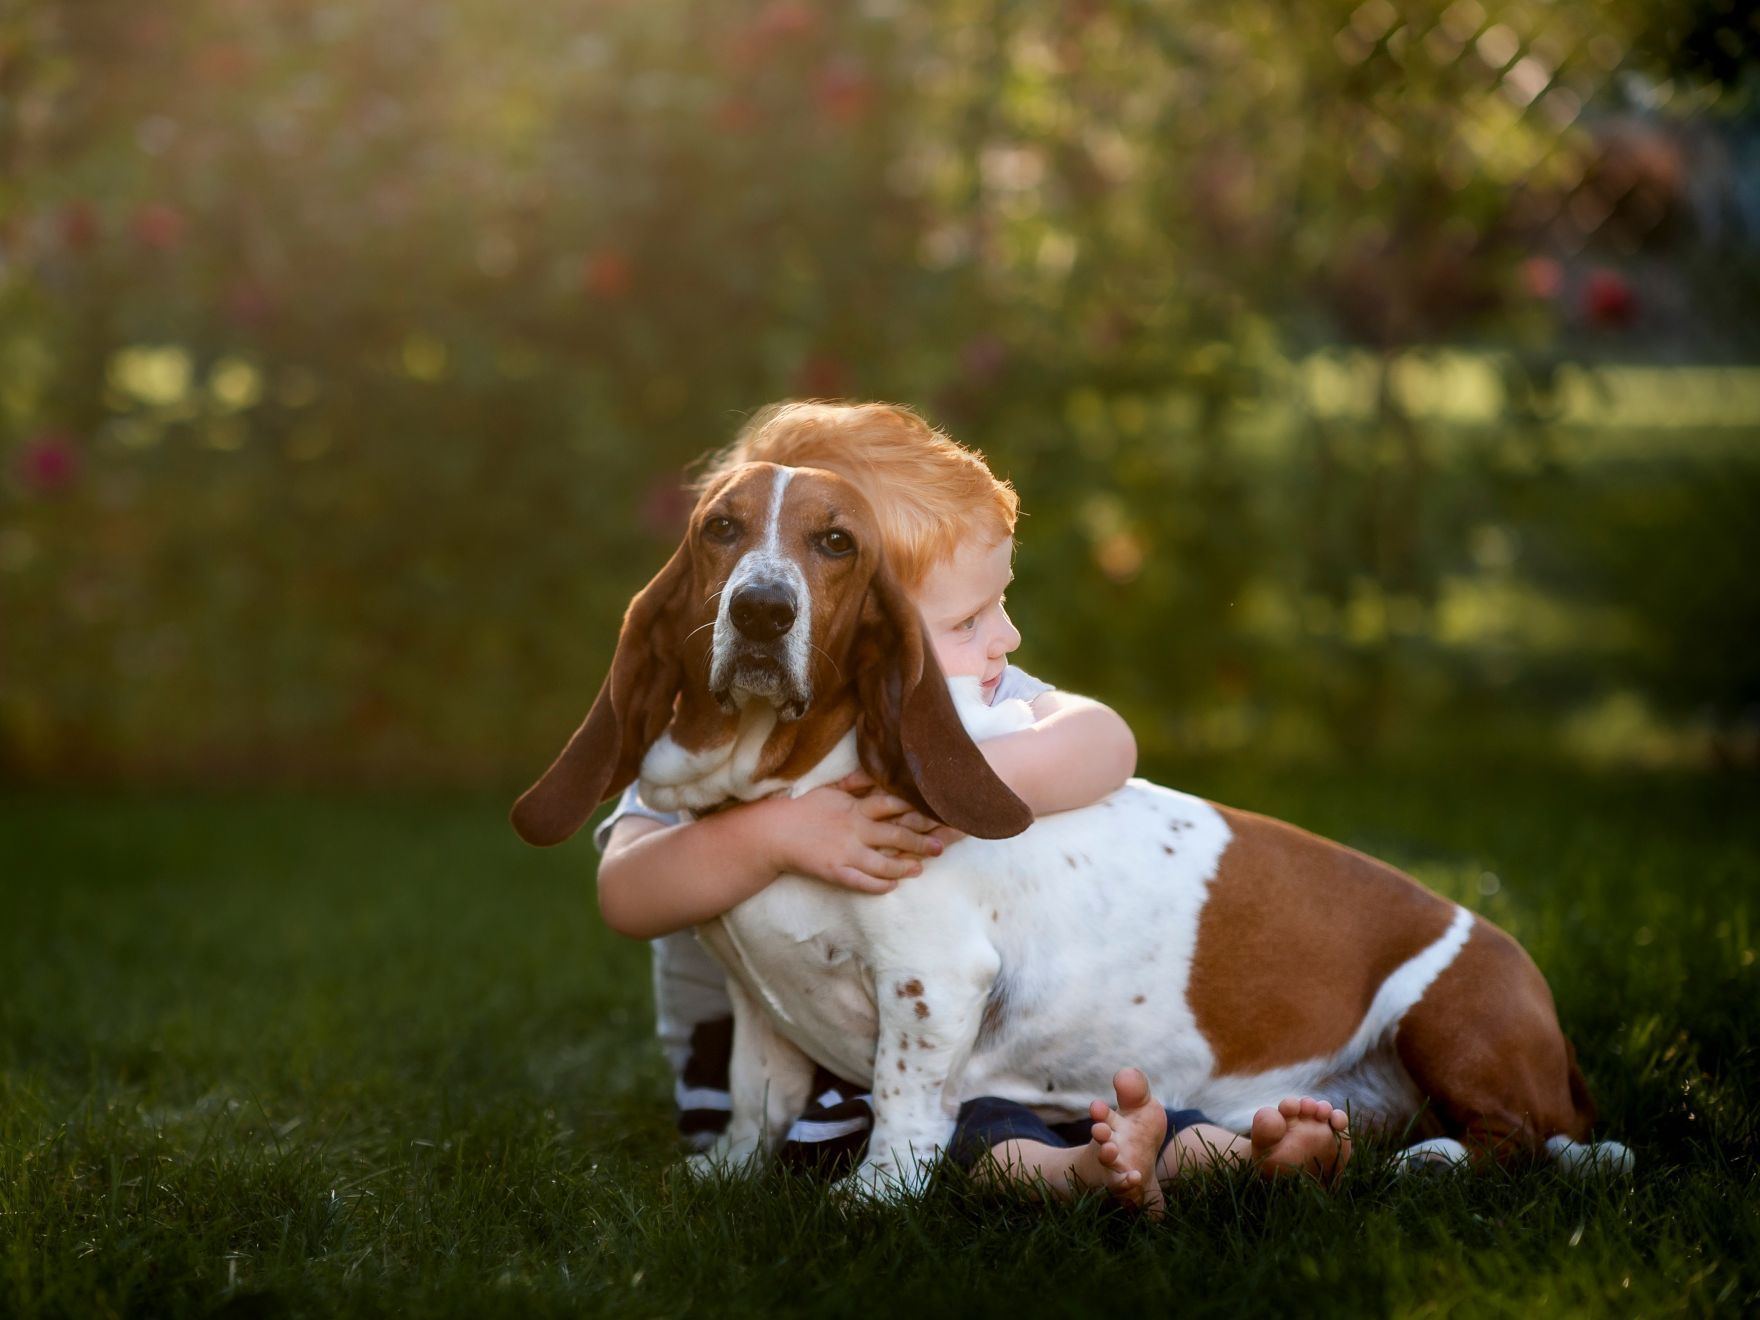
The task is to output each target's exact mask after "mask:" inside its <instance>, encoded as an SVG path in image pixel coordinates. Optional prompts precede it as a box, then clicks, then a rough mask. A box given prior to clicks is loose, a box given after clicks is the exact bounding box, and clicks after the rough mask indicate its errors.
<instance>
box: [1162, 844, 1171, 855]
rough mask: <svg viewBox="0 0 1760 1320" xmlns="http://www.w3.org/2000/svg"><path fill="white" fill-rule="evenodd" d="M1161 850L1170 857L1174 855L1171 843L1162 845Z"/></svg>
mask: <svg viewBox="0 0 1760 1320" xmlns="http://www.w3.org/2000/svg"><path fill="white" fill-rule="evenodd" d="M1161 851H1162V852H1164V853H1166V854H1167V855H1168V856H1169V857H1172V856H1173V845H1172V844H1171V843H1164V844H1162V845H1161Z"/></svg>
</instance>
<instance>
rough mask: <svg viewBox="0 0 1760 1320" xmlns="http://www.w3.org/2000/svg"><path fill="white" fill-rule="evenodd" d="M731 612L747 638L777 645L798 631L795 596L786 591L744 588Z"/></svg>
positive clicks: (729, 612)
mask: <svg viewBox="0 0 1760 1320" xmlns="http://www.w3.org/2000/svg"><path fill="white" fill-rule="evenodd" d="M727 612H728V614H729V615H730V616H731V617H732V619H733V626H734V627H735V628H738V629H739V630H740V632H741V633H742V634H743V635H744V636H746V637H749V638H750V639H751V640H752V641H754V642H773V641H775V640H776V639H777V638H778V637H780V636H782V635H783V634H784V633H785V632H787V631H788V630H789V629H790V628H792V627H794V596H793V594H792V593H791V592H790V591H789V590H788V588H786V587H780V586H774V585H766V586H750V587H741V588H740V589H739V591H738V592H737V593H736V594H735V595H734V598H733V603H732V604H731V605H729V606H728V609H727Z"/></svg>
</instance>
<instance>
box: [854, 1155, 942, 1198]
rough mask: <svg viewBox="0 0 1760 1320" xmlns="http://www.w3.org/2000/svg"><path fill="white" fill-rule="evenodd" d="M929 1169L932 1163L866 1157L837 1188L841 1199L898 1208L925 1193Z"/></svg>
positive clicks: (930, 1161) (884, 1157) (928, 1161)
mask: <svg viewBox="0 0 1760 1320" xmlns="http://www.w3.org/2000/svg"><path fill="white" fill-rule="evenodd" d="M933 1168H934V1163H933V1161H932V1160H914V1159H910V1158H908V1157H907V1158H906V1159H904V1160H902V1161H900V1160H897V1159H893V1158H891V1157H887V1156H882V1157H880V1158H878V1159H876V1158H874V1157H873V1156H870V1157H869V1158H867V1159H865V1160H863V1161H862V1162H861V1164H859V1165H857V1166H856V1170H855V1172H854V1173H852V1174H850V1175H849V1177H847V1178H845V1179H844V1180H843V1181H841V1182H840V1183H838V1184H837V1186H838V1189H839V1190H840V1191H841V1192H843V1193H844V1194H845V1195H848V1196H850V1197H852V1198H853V1199H855V1200H858V1201H862V1202H865V1203H867V1204H869V1205H898V1204H900V1203H902V1202H904V1201H908V1200H911V1199H912V1198H914V1197H918V1196H921V1195H922V1194H923V1193H924V1191H925V1190H927V1188H928V1186H929V1174H930V1172H931V1170H932V1169H933Z"/></svg>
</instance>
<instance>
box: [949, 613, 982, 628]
mask: <svg viewBox="0 0 1760 1320" xmlns="http://www.w3.org/2000/svg"><path fill="white" fill-rule="evenodd" d="M953 626H954V628H955V629H956V630H957V631H959V632H970V631H971V630H972V629H973V628H976V627H977V626H978V616H977V615H975V614H974V615H972V616H971V617H970V618H967V619H961V620H960V621H959V622H958V623H956V624H954V625H953Z"/></svg>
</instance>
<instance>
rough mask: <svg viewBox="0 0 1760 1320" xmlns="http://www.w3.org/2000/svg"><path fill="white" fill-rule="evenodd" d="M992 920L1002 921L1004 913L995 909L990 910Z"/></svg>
mask: <svg viewBox="0 0 1760 1320" xmlns="http://www.w3.org/2000/svg"><path fill="white" fill-rule="evenodd" d="M990 920H992V921H1001V920H1002V913H1000V912H998V911H997V910H996V909H995V908H991V909H990Z"/></svg>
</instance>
